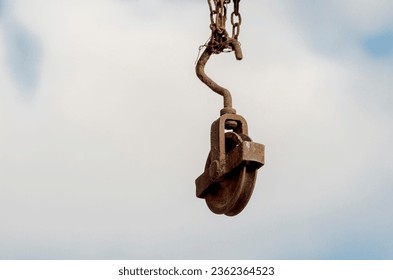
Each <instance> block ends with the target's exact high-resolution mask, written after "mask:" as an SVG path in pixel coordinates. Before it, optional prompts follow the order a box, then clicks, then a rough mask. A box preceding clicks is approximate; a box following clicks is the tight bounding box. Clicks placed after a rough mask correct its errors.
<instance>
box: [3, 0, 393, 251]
mask: <svg viewBox="0 0 393 280" xmlns="http://www.w3.org/2000/svg"><path fill="white" fill-rule="evenodd" d="M240 3H241V13H242V17H243V23H242V29H241V34H240V41H241V43H242V48H243V53H244V59H243V60H242V61H241V62H239V61H236V60H235V58H234V55H233V54H222V55H220V56H214V57H212V58H211V60H210V61H209V63H208V65H207V68H206V71H207V72H208V73H209V75H210V76H212V77H213V78H214V79H215V80H217V81H218V82H219V83H221V84H222V85H224V86H226V87H227V88H228V89H230V90H231V92H232V95H233V101H234V107H235V108H236V109H237V112H238V113H239V114H241V115H242V116H244V117H245V118H246V119H247V121H248V124H249V130H250V136H251V137H252V138H253V140H255V141H256V142H259V143H263V144H265V145H266V165H265V166H264V167H263V168H262V169H260V171H259V173H258V179H257V183H256V187H255V191H254V194H253V196H252V198H251V201H250V203H249V205H248V206H247V207H246V209H245V210H244V211H243V212H242V213H241V214H240V215H238V216H236V217H232V218H230V217H226V216H219V215H214V214H212V213H211V212H210V211H209V210H208V208H207V207H206V205H205V202H204V201H203V200H200V199H197V198H196V197H195V185H194V180H195V178H196V177H197V176H199V175H200V174H201V173H202V171H203V168H204V164H205V160H206V157H207V154H208V152H209V148H210V147H209V141H210V140H209V137H210V135H209V134H210V124H211V123H212V122H213V121H214V120H215V119H216V118H217V117H218V116H219V110H220V109H221V106H222V99H221V97H220V96H218V95H216V94H215V93H213V92H212V91H210V90H209V89H208V88H207V87H206V86H205V85H203V84H202V83H201V82H200V81H199V80H198V79H197V77H196V76H195V73H194V67H195V65H194V62H195V60H196V57H197V54H198V47H199V46H200V45H202V44H203V43H204V42H205V41H206V40H207V39H208V37H209V12H208V6H207V3H206V1H204V0H199V1H196V0H194V1H191V0H189V1H186V0H183V1H180V0H144V1H137V0H134V1H132V0H128V1H127V0H94V1H93V0H67V1H66V0H52V1H47V0H29V1H27V0H0V193H1V194H0V259H392V258H393V238H392V236H393V219H392V216H393V203H392V198H393V149H392V145H393V144H392V143H393V92H392V89H393V79H392V75H393V1H391V0H340V1H339V0H330V1H327V0H317V1H304V0H296V1H290V0H281V1H277V0H269V1H268V0H266V1H265V0H264V1H260V0H246V1H241V2H240Z"/></svg>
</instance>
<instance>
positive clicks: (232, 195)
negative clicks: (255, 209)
mask: <svg viewBox="0 0 393 280" xmlns="http://www.w3.org/2000/svg"><path fill="white" fill-rule="evenodd" d="M243 141H251V139H250V137H248V136H247V135H245V134H241V133H235V132H226V133H225V151H226V153H228V152H230V151H231V150H233V149H234V148H235V147H236V146H237V145H239V144H240V143H242V142H243ZM210 163H211V156H210V154H209V155H208V157H207V161H206V165H205V170H207V169H208V168H209V166H210ZM256 178H257V169H255V168H252V167H251V166H247V165H246V164H245V163H242V164H241V165H239V166H238V167H237V168H235V169H234V170H232V171H231V172H229V173H228V174H226V175H225V176H224V178H223V180H221V181H219V182H215V183H213V184H212V185H211V186H210V187H209V189H208V191H207V193H206V195H205V201H206V204H207V206H208V207H209V209H210V210H211V211H212V212H214V213H216V214H225V215H227V216H235V215H237V214H239V213H240V212H241V211H242V210H243V209H244V207H246V205H247V203H248V201H249V200H250V198H251V195H252V193H253V190H254V186H255V180H256Z"/></svg>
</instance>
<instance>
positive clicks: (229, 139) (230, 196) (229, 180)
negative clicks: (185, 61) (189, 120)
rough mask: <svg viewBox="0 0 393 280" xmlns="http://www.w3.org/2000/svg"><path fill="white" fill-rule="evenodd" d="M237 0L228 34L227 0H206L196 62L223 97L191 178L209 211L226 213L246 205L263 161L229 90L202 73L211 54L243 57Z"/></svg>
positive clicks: (234, 212) (200, 75)
mask: <svg viewBox="0 0 393 280" xmlns="http://www.w3.org/2000/svg"><path fill="white" fill-rule="evenodd" d="M239 2H240V0H233V3H234V11H233V12H232V14H231V24H232V37H230V36H229V35H228V32H227V31H226V26H225V24H226V20H227V6H228V4H230V3H231V0H208V4H209V8H210V20H211V23H210V29H211V30H212V34H211V37H210V40H209V42H208V43H207V44H206V45H204V47H205V50H204V52H203V53H202V55H201V57H200V58H199V60H198V62H197V65H196V74H197V76H198V78H199V79H200V80H201V81H202V82H203V83H204V84H206V85H207V86H208V87H209V88H210V89H212V90H213V91H214V92H216V93H218V94H219V95H221V96H222V97H223V99H224V108H223V109H221V111H220V115H221V116H220V118H218V119H217V120H216V121H214V122H213V124H212V125H211V130H210V152H209V155H208V157H207V160H206V164H205V170H204V172H203V173H202V174H201V175H200V176H199V177H198V178H197V179H196V180H195V184H196V196H197V197H198V198H202V199H205V201H206V204H207V206H208V207H209V209H210V210H211V211H212V212H214V213H216V214H225V215H227V216H235V215H237V214H239V213H240V212H241V211H242V210H243V209H244V207H246V205H247V203H248V201H249V200H250V197H251V195H252V193H253V190H254V186H255V181H256V177H257V170H258V169H259V168H260V167H262V166H263V165H264V163H265V147H264V145H262V144H259V143H255V142H253V141H252V140H251V138H250V137H249V136H248V126H247V122H246V120H245V119H244V118H243V117H242V116H240V115H237V114H236V110H235V109H234V108H233V107H232V96H231V93H230V92H229V90H228V89H226V88H224V87H222V86H220V85H218V84H217V83H216V82H215V81H213V80H212V79H211V78H210V77H209V76H207V75H206V73H205V66H206V63H207V61H208V60H209V58H210V57H211V55H212V54H219V53H221V52H228V51H234V52H235V56H236V59H238V60H240V59H242V57H243V54H242V51H241V48H240V43H239V42H238V36H239V32H240V25H241V16H240V13H239Z"/></svg>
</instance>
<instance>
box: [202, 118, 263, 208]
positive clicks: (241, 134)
mask: <svg viewBox="0 0 393 280" xmlns="http://www.w3.org/2000/svg"><path fill="white" fill-rule="evenodd" d="M227 121H234V122H236V123H237V126H236V128H235V129H233V131H228V132H225V123H226V122H227ZM247 134H248V129H247V123H246V121H245V119H244V118H243V117H241V116H239V115H236V114H224V115H222V116H221V117H220V118H219V119H218V120H216V121H215V122H213V124H212V126H211V138H210V140H211V148H210V153H209V155H208V158H207V161H206V165H205V170H204V172H203V173H202V174H201V175H200V176H199V177H198V178H197V179H196V181H195V184H196V196H197V197H199V198H203V199H205V200H206V203H207V205H208V207H209V209H210V210H211V211H212V212H214V213H216V214H225V215H227V216H234V215H237V214H238V213H240V212H241V211H242V210H243V209H244V207H246V205H247V203H248V201H249V199H250V197H251V195H252V192H253V190H254V185H255V180H256V176H257V169H259V168H260V167H261V166H263V165H264V161H265V157H264V151H265V147H264V145H262V144H259V143H255V142H252V140H251V138H250V137H249V136H248V135H247Z"/></svg>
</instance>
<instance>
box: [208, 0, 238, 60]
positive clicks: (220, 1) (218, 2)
mask: <svg viewBox="0 0 393 280" xmlns="http://www.w3.org/2000/svg"><path fill="white" fill-rule="evenodd" d="M207 2H208V4H209V9H210V29H211V31H212V34H211V37H210V42H209V47H211V48H212V50H213V52H214V53H216V54H217V53H221V52H228V51H233V50H235V51H236V48H237V47H238V41H237V40H238V37H239V33H240V25H241V22H242V18H241V15H240V12H239V2H240V0H233V4H234V10H233V12H232V14H231V24H232V36H231V37H230V36H229V34H228V32H227V30H226V21H227V9H228V4H230V3H231V0H207ZM234 45H237V46H234Z"/></svg>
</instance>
